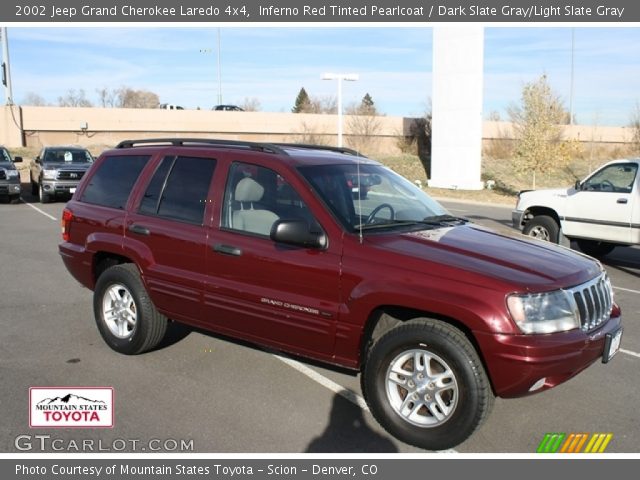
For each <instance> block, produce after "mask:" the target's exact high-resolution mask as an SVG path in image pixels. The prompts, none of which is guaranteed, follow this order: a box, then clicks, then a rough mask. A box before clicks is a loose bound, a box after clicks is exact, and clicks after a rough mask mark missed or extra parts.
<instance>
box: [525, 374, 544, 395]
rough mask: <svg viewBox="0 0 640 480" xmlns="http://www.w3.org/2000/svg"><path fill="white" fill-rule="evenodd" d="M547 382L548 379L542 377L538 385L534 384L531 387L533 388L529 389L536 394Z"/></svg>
mask: <svg viewBox="0 0 640 480" xmlns="http://www.w3.org/2000/svg"><path fill="white" fill-rule="evenodd" d="M546 382H547V378H546V377H542V378H541V379H540V380H538V381H537V382H536V383H534V384H533V385H531V388H529V391H530V392H535V391H536V390H540V389H541V388H542V387H544V384H545V383H546Z"/></svg>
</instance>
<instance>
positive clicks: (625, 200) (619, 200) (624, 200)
mask: <svg viewBox="0 0 640 480" xmlns="http://www.w3.org/2000/svg"><path fill="white" fill-rule="evenodd" d="M627 202H628V200H627V199H626V198H619V199H618V200H616V203H627Z"/></svg>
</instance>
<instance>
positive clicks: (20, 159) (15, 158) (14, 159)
mask: <svg viewBox="0 0 640 480" xmlns="http://www.w3.org/2000/svg"><path fill="white" fill-rule="evenodd" d="M13 163H22V157H13Z"/></svg>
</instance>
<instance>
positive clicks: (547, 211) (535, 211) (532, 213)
mask: <svg viewBox="0 0 640 480" xmlns="http://www.w3.org/2000/svg"><path fill="white" fill-rule="evenodd" d="M540 215H546V216H548V217H551V218H553V219H554V220H555V222H556V223H557V224H558V227H559V228H562V222H561V221H560V215H558V212H556V211H555V210H554V209H553V208H550V207H542V206H539V205H534V206H533V207H528V208H527V209H526V210H525V212H524V216H523V217H522V227H524V226H525V225H526V224H527V223H529V220H531V219H532V218H533V217H537V216H540Z"/></svg>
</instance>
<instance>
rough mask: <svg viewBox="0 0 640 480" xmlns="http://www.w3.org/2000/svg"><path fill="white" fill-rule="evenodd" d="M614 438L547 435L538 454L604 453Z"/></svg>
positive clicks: (597, 435) (594, 435)
mask: <svg viewBox="0 0 640 480" xmlns="http://www.w3.org/2000/svg"><path fill="white" fill-rule="evenodd" d="M612 438H613V433H594V434H590V433H570V434H568V435H567V434H566V433H545V435H544V438H543V439H542V442H540V445H538V449H537V450H536V453H604V451H605V450H606V449H607V446H608V445H609V442H611V439H612ZM587 440H588V441H587ZM585 443H586V444H587V446H586V447H585V448H584V450H583V447H584V445H585Z"/></svg>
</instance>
